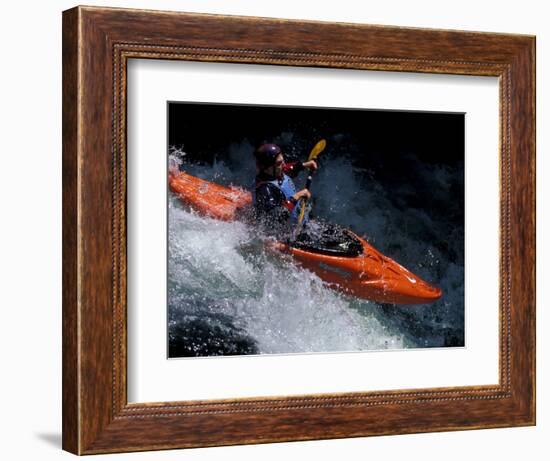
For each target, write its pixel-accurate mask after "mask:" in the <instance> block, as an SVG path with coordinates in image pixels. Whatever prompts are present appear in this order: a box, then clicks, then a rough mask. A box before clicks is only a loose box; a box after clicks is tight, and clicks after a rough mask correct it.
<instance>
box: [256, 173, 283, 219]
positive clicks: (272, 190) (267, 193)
mask: <svg viewBox="0 0 550 461" xmlns="http://www.w3.org/2000/svg"><path fill="white" fill-rule="evenodd" d="M285 201H286V199H285V196H284V194H283V192H282V191H281V190H280V189H279V188H278V187H276V186H274V185H273V184H269V183H266V184H261V185H260V186H258V188H257V189H256V203H255V209H256V213H257V215H258V217H259V218H261V219H264V220H266V219H268V220H272V221H273V223H281V224H282V223H285V222H287V221H288V219H289V217H290V211H289V210H288V209H287V208H285V206H284V203H285Z"/></svg>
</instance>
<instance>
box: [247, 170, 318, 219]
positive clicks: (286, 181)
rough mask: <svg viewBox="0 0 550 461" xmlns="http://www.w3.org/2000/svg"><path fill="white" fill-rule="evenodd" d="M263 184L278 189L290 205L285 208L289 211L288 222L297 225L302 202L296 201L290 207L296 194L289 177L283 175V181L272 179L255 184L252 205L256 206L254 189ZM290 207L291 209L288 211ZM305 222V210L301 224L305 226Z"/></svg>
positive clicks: (306, 215) (253, 190)
mask: <svg viewBox="0 0 550 461" xmlns="http://www.w3.org/2000/svg"><path fill="white" fill-rule="evenodd" d="M263 184H273V185H274V186H275V187H277V189H279V190H280V191H281V192H282V193H283V195H284V197H285V199H286V201H287V204H290V205H289V206H287V208H288V209H289V211H290V220H289V221H290V224H291V225H296V224H298V218H299V216H300V210H301V209H302V206H303V202H302V201H298V203H297V204H296V205H291V201H290V199H291V198H292V196H293V195H294V194H295V193H296V186H295V185H294V181H292V179H291V178H290V176H288V175H286V174H284V175H283V179H273V180H272V181H258V182H256V183H255V185H254V187H253V189H252V200H253V201H254V204H256V189H257V188H258V187H260V186H261V185H263ZM290 207H292V209H290ZM307 220H308V212H307V209H306V212H305V214H304V219H303V221H302V223H303V224H306V222H307Z"/></svg>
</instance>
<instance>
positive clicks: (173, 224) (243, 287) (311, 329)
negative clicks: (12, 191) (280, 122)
mask: <svg viewBox="0 0 550 461" xmlns="http://www.w3.org/2000/svg"><path fill="white" fill-rule="evenodd" d="M249 147H250V146H246V145H244V144H241V145H234V146H232V147H231V148H230V149H229V153H228V155H227V158H226V159H224V160H216V161H214V162H213V163H212V164H192V163H186V162H185V158H184V156H183V155H184V154H183V152H181V151H180V152H177V151H176V152H173V153H175V154H177V155H176V156H177V157H178V163H181V162H182V160H183V164H182V165H181V168H182V169H185V170H186V171H187V172H189V173H190V174H193V175H196V176H199V177H202V178H204V179H207V180H210V181H214V182H217V183H220V184H226V185H229V184H234V185H245V186H246V185H248V184H249V183H250V182H251V180H252V179H253V177H254V171H253V170H252V168H253V166H251V162H248V161H244V160H243V158H244V159H245V160H246V159H247V157H245V156H244V155H243V153H242V151H243V150H246V149H249ZM425 174H432V176H433V177H434V178H435V179H434V180H439V181H448V180H449V178H448V177H446V174H448V173H447V172H446V171H432V172H425ZM312 192H313V194H314V197H315V202H314V211H315V213H316V214H317V215H318V216H322V217H323V219H326V220H328V221H331V222H335V223H338V224H341V225H343V226H345V227H348V228H351V229H352V230H354V231H355V232H357V233H358V234H360V235H363V236H364V237H365V238H366V239H367V240H368V241H369V242H370V243H371V244H373V245H374V246H375V247H377V248H378V249H380V250H381V251H383V252H384V253H385V254H387V255H388V256H389V257H391V258H393V259H396V260H397V261H398V262H399V263H402V264H403V265H405V266H406V267H408V268H409V269H411V270H412V271H413V272H415V273H417V274H418V275H420V276H421V277H422V278H424V279H425V280H427V281H429V282H433V283H435V284H436V285H438V286H440V287H441V288H442V289H443V292H444V296H443V297H442V299H441V300H439V301H437V302H435V303H433V304H430V305H422V306H390V305H380V304H377V303H374V302H370V301H366V300H359V299H356V298H353V297H349V296H345V295H343V294H341V293H338V292H336V291H334V290H332V289H330V288H328V287H327V286H326V285H325V284H324V283H323V282H322V281H321V280H320V279H319V278H318V277H317V276H316V275H314V274H312V273H311V272H309V271H307V270H305V269H303V268H300V267H298V266H297V265H296V264H294V263H293V261H292V260H291V259H290V258H289V257H284V256H283V255H274V254H272V253H268V252H266V251H265V249H264V245H263V243H262V242H263V239H262V237H261V236H259V235H258V233H257V230H256V229H255V228H254V227H251V226H249V225H247V224H244V223H241V222H230V223H228V222H222V221H217V220H214V219H210V218H208V217H204V216H199V215H197V214H196V213H194V212H193V211H192V210H190V209H188V208H187V207H186V206H185V205H183V204H182V203H181V202H180V201H179V200H178V199H177V198H176V197H175V196H173V195H172V194H169V200H168V207H169V213H168V215H169V219H168V227H169V235H168V237H169V239H168V242H169V243H168V279H169V280H168V303H169V306H168V308H169V310H168V313H169V325H168V330H169V345H170V356H176V357H177V356H208V355H228V354H229V355H233V354H288V353H312V352H343V351H362V350H380V349H402V348H417V347H440V346H461V345H463V344H462V343H461V341H463V339H462V338H463V333H464V330H463V321H464V305H463V297H464V288H463V276H464V272H463V271H464V269H463V266H461V265H460V264H456V262H453V261H452V260H451V259H450V258H449V257H448V255H447V254H446V252H444V251H442V250H441V249H440V248H436V247H435V246H434V245H432V244H431V242H430V236H432V235H433V234H434V233H437V232H438V229H437V227H438V225H440V224H438V222H437V221H436V220H434V219H432V217H431V216H429V215H427V214H426V212H425V211H424V210H415V209H413V210H410V209H409V210H404V211H403V210H400V209H399V208H398V207H396V206H395V203H394V202H392V201H391V200H390V199H389V198H388V193H391V191H386V190H384V189H383V188H382V187H381V185H380V184H378V183H377V182H376V181H375V180H374V179H373V178H372V177H369V176H368V175H366V174H364V172H361V171H358V170H357V169H356V168H354V166H353V164H352V162H351V160H350V159H347V158H345V157H336V158H333V159H327V160H326V161H325V163H324V164H323V168H321V169H320V171H319V172H318V175H317V177H316V181H315V184H314V188H313V191H312ZM440 231H443V230H442V229H441V230H440ZM455 247H456V248H458V249H456V248H454V247H453V248H452V249H453V251H455V250H456V251H460V248H459V247H460V242H455ZM462 251H463V249H462Z"/></svg>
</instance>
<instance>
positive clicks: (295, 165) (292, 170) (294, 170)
mask: <svg viewBox="0 0 550 461" xmlns="http://www.w3.org/2000/svg"><path fill="white" fill-rule="evenodd" d="M303 170H304V165H303V163H302V162H291V163H285V166H284V168H283V171H284V173H285V174H286V175H288V176H290V177H291V178H295V177H296V176H298V175H299V174H300V172H302V171H303Z"/></svg>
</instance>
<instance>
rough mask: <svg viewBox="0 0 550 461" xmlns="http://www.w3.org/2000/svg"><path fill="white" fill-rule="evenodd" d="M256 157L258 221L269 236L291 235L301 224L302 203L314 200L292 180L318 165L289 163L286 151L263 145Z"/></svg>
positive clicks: (256, 206) (255, 192)
mask: <svg viewBox="0 0 550 461" xmlns="http://www.w3.org/2000/svg"><path fill="white" fill-rule="evenodd" d="M254 156H255V157H256V181H255V185H254V190H253V199H254V210H255V213H256V217H257V218H258V219H259V220H260V221H261V222H262V223H263V224H264V227H265V228H266V230H267V231H269V232H270V233H275V234H277V235H279V236H280V235H281V234H285V233H288V232H289V231H292V230H293V229H294V228H295V227H296V224H297V222H298V216H299V214H300V207H301V205H300V204H299V201H300V199H301V198H304V199H306V198H307V199H309V198H311V194H310V192H309V191H308V190H307V189H302V190H300V191H297V190H296V186H295V185H294V182H293V181H292V178H295V177H296V176H297V175H298V174H299V173H300V172H302V171H304V170H306V169H307V170H310V171H314V170H316V169H317V163H316V162H315V160H310V161H308V162H303V163H302V162H290V163H286V162H285V158H284V154H283V151H282V150H281V148H280V147H279V146H278V145H277V144H262V145H261V146H259V147H258V148H257V149H256V151H255V152H254ZM305 221H307V216H306V217H305V218H304V222H305Z"/></svg>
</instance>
